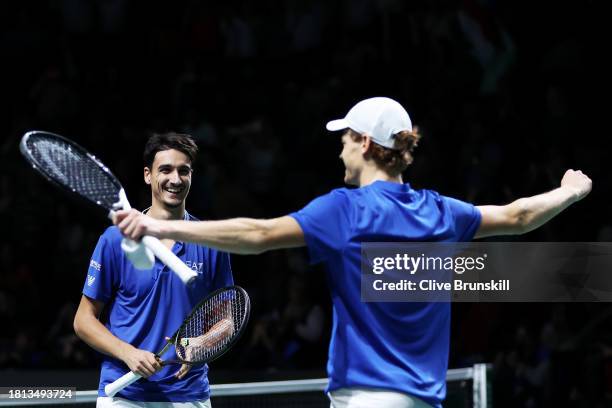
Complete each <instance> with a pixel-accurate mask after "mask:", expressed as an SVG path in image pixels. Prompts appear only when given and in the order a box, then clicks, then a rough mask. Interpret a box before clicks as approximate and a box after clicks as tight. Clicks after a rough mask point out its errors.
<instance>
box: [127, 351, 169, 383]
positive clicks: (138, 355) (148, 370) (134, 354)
mask: <svg viewBox="0 0 612 408" xmlns="http://www.w3.org/2000/svg"><path fill="white" fill-rule="evenodd" d="M122 354H123V356H122V360H123V362H124V363H125V364H126V365H127V366H128V367H129V368H130V370H131V371H133V372H135V373H136V374H138V375H140V376H142V377H144V378H147V377H149V376H151V375H153V374H154V373H155V372H156V371H157V370H159V369H160V368H161V367H162V365H161V363H160V362H159V360H158V359H157V356H156V355H155V354H153V353H151V352H150V351H146V350H140V349H137V348H136V347H133V346H131V345H129V344H128V345H126V347H125V350H124V351H123V353H122Z"/></svg>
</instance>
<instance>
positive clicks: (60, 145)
mask: <svg viewBox="0 0 612 408" xmlns="http://www.w3.org/2000/svg"><path fill="white" fill-rule="evenodd" d="M19 150H21V153H22V154H23V156H24V157H25V159H26V160H27V161H28V162H29V163H30V164H31V165H32V167H33V168H34V170H36V171H37V172H38V173H40V174H41V175H42V176H43V177H45V178H46V179H47V180H48V181H50V182H52V183H53V184H55V185H56V186H58V187H60V188H61V189H62V190H64V191H67V192H68V193H71V194H75V195H76V196H78V197H80V198H83V199H85V200H86V201H88V202H90V203H92V204H95V205H96V206H98V207H101V208H102V209H103V210H105V211H106V213H107V215H108V217H112V214H113V211H116V210H119V209H124V210H129V209H130V203H129V202H128V200H127V196H126V194H125V190H124V189H123V187H122V186H121V183H119V180H117V178H116V177H115V176H114V175H113V174H112V173H111V171H110V170H109V169H108V167H106V166H105V165H104V164H103V163H102V162H101V161H100V160H99V159H98V158H96V157H95V156H94V155H92V154H91V153H89V152H88V151H87V150H85V149H84V148H82V147H81V146H79V145H78V144H76V143H75V142H73V141H71V140H68V139H66V138H64V137H62V136H60V135H56V134H54V133H49V132H43V131H38V130H36V131H32V132H28V133H26V134H25V135H23V137H22V138H21V143H20V144H19ZM142 243H143V244H144V246H145V247H146V248H148V249H150V251H151V252H152V253H153V254H155V256H157V257H158V258H159V259H160V260H161V261H162V262H163V263H164V264H166V265H167V266H168V267H169V268H170V269H172V270H173V271H174V272H175V273H176V274H177V275H178V277H179V278H180V279H181V280H182V281H183V282H184V283H185V284H189V283H191V282H193V280H194V279H195V278H196V276H197V273H196V272H195V271H193V270H192V269H191V268H189V267H188V266H187V265H185V264H184V263H183V262H182V261H181V260H180V259H179V258H177V256H176V255H174V253H172V251H171V250H170V249H168V248H166V246H164V244H162V243H161V241H160V240H158V239H157V238H155V237H151V236H144V237H142ZM126 244H127V245H126V247H127V248H124V250H125V251H127V250H128V249H132V250H135V249H136V248H137V247H139V244H137V243H135V242H133V241H127V242H126ZM122 247H123V245H122ZM141 252H142V251H141ZM151 261H152V257H151Z"/></svg>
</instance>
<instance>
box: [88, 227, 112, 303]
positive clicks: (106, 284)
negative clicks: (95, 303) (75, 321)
mask: <svg viewBox="0 0 612 408" xmlns="http://www.w3.org/2000/svg"><path fill="white" fill-rule="evenodd" d="M114 264H115V253H114V249H113V244H112V242H111V241H110V240H109V237H108V236H107V235H106V234H104V235H102V236H101V237H100V239H99V240H98V243H97V245H96V248H95V249H94V252H93V254H92V255H91V259H90V261H89V269H88V270H87V278H86V279H85V284H84V285H83V294H84V295H85V296H87V297H89V298H92V299H95V300H99V301H102V302H107V301H108V300H109V299H110V298H111V296H112V294H113V288H114V287H115V281H116V277H115V276H114V273H115V272H114V271H116V270H117V268H115V265H114Z"/></svg>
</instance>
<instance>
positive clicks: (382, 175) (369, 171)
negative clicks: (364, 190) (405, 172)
mask: <svg viewBox="0 0 612 408" xmlns="http://www.w3.org/2000/svg"><path fill="white" fill-rule="evenodd" d="M375 181H389V182H391V183H399V184H404V181H403V180H402V175H401V174H398V175H397V176H395V177H392V176H390V175H389V174H387V173H386V172H385V171H383V170H381V169H379V168H378V167H369V166H368V167H366V168H364V169H363V170H362V171H361V174H360V175H359V187H364V186H367V185H369V184H372V183H374V182H375Z"/></svg>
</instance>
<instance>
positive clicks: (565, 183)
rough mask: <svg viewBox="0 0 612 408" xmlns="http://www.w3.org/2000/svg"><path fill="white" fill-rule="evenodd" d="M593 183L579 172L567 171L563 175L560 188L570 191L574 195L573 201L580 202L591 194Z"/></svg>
mask: <svg viewBox="0 0 612 408" xmlns="http://www.w3.org/2000/svg"><path fill="white" fill-rule="evenodd" d="M592 185H593V182H592V181H591V179H590V178H589V177H588V176H587V175H586V174H584V173H583V172H582V171H580V170H571V169H570V170H568V171H566V172H565V174H564V175H563V179H562V180H561V187H562V188H567V189H570V190H571V191H572V192H573V193H574V197H575V201H579V200H582V199H583V198H584V197H586V195H587V194H589V193H590V192H591V187H592Z"/></svg>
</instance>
